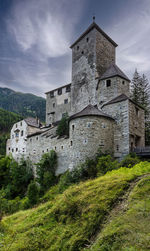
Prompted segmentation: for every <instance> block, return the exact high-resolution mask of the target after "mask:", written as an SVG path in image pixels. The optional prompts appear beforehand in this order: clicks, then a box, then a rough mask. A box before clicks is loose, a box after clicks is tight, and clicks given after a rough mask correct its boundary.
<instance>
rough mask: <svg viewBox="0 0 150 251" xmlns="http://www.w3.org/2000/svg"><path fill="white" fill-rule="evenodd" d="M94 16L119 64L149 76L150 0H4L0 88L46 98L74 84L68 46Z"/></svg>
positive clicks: (130, 72)
mask: <svg viewBox="0 0 150 251" xmlns="http://www.w3.org/2000/svg"><path fill="white" fill-rule="evenodd" d="M93 15H95V17H96V19H95V22H96V23H97V24H98V25H99V26H100V27H101V28H102V29H103V30H104V31H105V32H106V33H107V34H108V35H109V36H110V37H111V38H112V39H113V40H114V41H115V42H116V43H117V44H118V47H117V52H116V57H117V65H118V66H119V68H121V70H123V71H124V73H125V74H126V75H127V76H128V77H129V78H130V79H132V77H133V73H134V71H135V69H136V68H137V70H138V71H139V73H140V74H145V75H146V77H147V78H148V79H149V80H150V0H0V87H8V88H10V89H13V90H16V91H20V92H28V93H33V94H36V95H38V96H43V97H44V96H45V95H44V93H45V92H48V91H50V90H52V89H55V88H57V87H59V86H61V85H65V84H67V83H70V82H71V68H72V65H71V64H72V60H71V49H70V45H71V44H72V43H73V42H74V41H75V40H76V39H77V38H78V37H79V36H80V35H81V34H82V33H83V32H84V31H85V30H86V29H87V27H88V26H89V25H90V24H91V23H92V17H93Z"/></svg>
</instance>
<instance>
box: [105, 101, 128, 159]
mask: <svg viewBox="0 0 150 251" xmlns="http://www.w3.org/2000/svg"><path fill="white" fill-rule="evenodd" d="M102 110H103V111H104V112H106V113H107V114H109V115H110V116H112V117H113V118H114V119H115V122H116V123H115V127H114V157H116V158H119V159H120V158H122V157H123V156H125V155H126V154H128V153H129V114H128V100H125V101H122V102H118V103H114V104H110V105H104V106H103V107H102Z"/></svg>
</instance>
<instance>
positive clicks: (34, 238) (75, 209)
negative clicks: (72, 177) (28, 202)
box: [0, 162, 150, 251]
mask: <svg viewBox="0 0 150 251" xmlns="http://www.w3.org/2000/svg"><path fill="white" fill-rule="evenodd" d="M53 190H54V189H53ZM53 192H54V191H53ZM49 194H51V190H50V191H49ZM50 198H51V199H49V201H48V202H46V203H43V204H41V205H39V206H37V207H36V208H33V209H29V210H26V211H20V212H18V213H16V214H14V215H11V216H8V217H4V218H3V220H2V221H1V223H0V247H1V250H8V249H9V250H11V251H17V250H18V251H19V250H20V251H21V250H28V251H34V250H35V251H37V250H56V251H57V250H64V251H66V250H72V251H78V250H86V251H87V250H96V251H99V250H100V251H104V250H132V251H133V250H136V251H137V250H142V251H143V250H149V249H150V224H148V223H149V222H150V213H149V212H150V163H149V162H141V163H139V164H137V165H135V166H134V167H133V168H130V169H129V168H120V169H118V170H114V171H111V172H109V173H107V174H106V175H104V176H101V177H99V178H96V179H93V180H88V181H86V182H81V183H80V184H78V185H74V186H71V187H70V188H68V189H67V190H66V191H65V192H64V193H63V194H58V195H56V196H52V197H51V196H50Z"/></svg>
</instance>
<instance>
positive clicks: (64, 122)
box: [56, 113, 69, 137]
mask: <svg viewBox="0 0 150 251" xmlns="http://www.w3.org/2000/svg"><path fill="white" fill-rule="evenodd" d="M68 119H69V117H68V114H67V113H65V114H64V116H63V117H62V119H61V120H60V122H59V124H58V127H57V130H56V134H57V135H58V136H60V137H61V136H64V135H69V125H68Z"/></svg>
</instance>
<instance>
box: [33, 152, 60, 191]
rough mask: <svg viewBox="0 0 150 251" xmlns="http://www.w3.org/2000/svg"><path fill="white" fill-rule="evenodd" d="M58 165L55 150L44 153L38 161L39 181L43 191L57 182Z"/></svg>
mask: <svg viewBox="0 0 150 251" xmlns="http://www.w3.org/2000/svg"><path fill="white" fill-rule="evenodd" d="M56 167H57V154H56V152H55V151H54V150H51V151H50V152H49V153H45V154H43V156H42V158H41V160H40V162H39V163H37V182H38V183H39V184H40V190H41V192H42V193H43V192H44V191H46V190H47V189H48V188H50V187H51V186H53V185H54V184H55V183H56V180H57V179H56V176H55V171H56Z"/></svg>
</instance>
